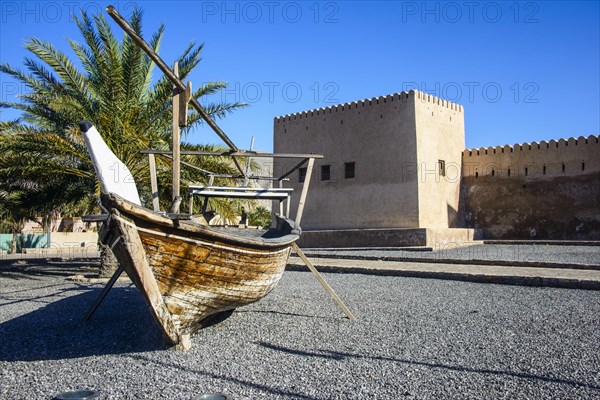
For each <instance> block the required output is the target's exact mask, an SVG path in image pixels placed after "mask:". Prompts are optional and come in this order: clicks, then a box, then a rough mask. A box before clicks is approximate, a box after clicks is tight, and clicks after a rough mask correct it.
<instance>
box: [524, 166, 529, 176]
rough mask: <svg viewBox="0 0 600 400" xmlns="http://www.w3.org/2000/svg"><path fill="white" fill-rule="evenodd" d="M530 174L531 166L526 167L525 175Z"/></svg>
mask: <svg viewBox="0 0 600 400" xmlns="http://www.w3.org/2000/svg"><path fill="white" fill-rule="evenodd" d="M527 175H529V168H527V167H525V176H527Z"/></svg>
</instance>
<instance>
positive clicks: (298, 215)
mask: <svg viewBox="0 0 600 400" xmlns="http://www.w3.org/2000/svg"><path fill="white" fill-rule="evenodd" d="M314 163H315V159H314V158H309V159H308V165H307V166H306V177H305V178H304V184H303V185H302V193H301V194H300V201H299V202H298V211H297V212H296V218H295V220H296V228H300V222H301V221H302V213H303V212H304V203H306V195H307V194H308V186H309V185H310V178H311V176H312V170H313V165H314Z"/></svg>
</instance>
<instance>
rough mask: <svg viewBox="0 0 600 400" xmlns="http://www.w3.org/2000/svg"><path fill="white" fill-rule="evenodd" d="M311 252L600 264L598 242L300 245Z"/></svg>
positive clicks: (305, 250) (315, 254)
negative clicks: (434, 246) (402, 246)
mask: <svg viewBox="0 0 600 400" xmlns="http://www.w3.org/2000/svg"><path fill="white" fill-rule="evenodd" d="M304 252H305V253H306V254H311V255H314V256H322V257H327V256H332V255H333V256H366V257H406V258H425V259H453V260H492V261H496V260H502V261H529V262H532V261H533V262H547V263H566V264H586V265H600V246H553V245H549V246H547V245H535V244H534V245H495V244H485V245H475V246H465V247H458V248H453V247H448V248H439V249H434V250H433V251H415V250H414V249H413V250H398V249H394V248H377V249H369V248H360V249H304Z"/></svg>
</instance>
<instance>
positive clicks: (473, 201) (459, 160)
mask: <svg viewBox="0 0 600 400" xmlns="http://www.w3.org/2000/svg"><path fill="white" fill-rule="evenodd" d="M599 149H600V147H599V146H598V138H597V137H596V136H589V137H587V138H583V137H580V138H578V139H569V140H566V141H565V140H561V141H558V142H556V141H550V142H541V143H539V144H538V143H532V144H525V145H514V146H504V147H496V148H487V149H477V150H465V128H464V109H463V107H462V106H461V105H459V104H455V103H452V102H448V101H445V100H442V99H439V98H437V97H435V96H432V95H429V94H426V93H423V92H420V91H410V92H402V93H396V94H391V95H387V96H381V97H377V98H371V99H366V100H360V101H355V102H351V103H346V104H340V105H336V106H331V107H325V108H320V109H316V110H310V111H304V112H298V113H294V114H290V115H285V116H280V117H276V118H275V120H274V150H275V152H278V153H279V152H281V153H290V152H300V153H310V152H314V153H320V154H323V155H324V158H323V159H322V160H319V162H317V163H316V164H315V168H314V171H313V175H312V178H311V182H310V185H311V186H310V190H309V194H308V196H309V198H308V200H307V202H306V208H305V210H304V216H303V221H302V227H303V230H304V233H303V236H302V245H304V246H315V247H318V246H369V245H378V246H403V245H427V246H434V245H437V246H439V245H443V244H445V243H455V242H465V241H469V240H473V239H480V238H483V237H486V238H487V237H490V238H494V237H506V236H507V235H508V236H511V235H512V236H514V237H515V238H517V237H521V236H523V235H527V237H531V232H533V231H535V232H536V235H537V236H538V238H539V237H540V236H539V235H543V234H545V233H544V232H546V231H547V232H546V233H547V234H548V235H550V236H552V235H554V236H556V235H557V234H558V232H557V230H560V229H563V230H564V229H567V228H566V225H565V223H564V221H563V222H560V223H559V224H558V225H560V226H561V228H557V229H555V230H554V231H553V230H552V229H550V230H546V231H544V229H540V227H537V228H536V226H534V225H535V224H533V222H534V221H533V218H536V217H540V216H543V215H544V214H545V213H548V212H551V211H543V210H542V211H540V210H538V212H528V211H527V210H526V209H525V208H523V206H525V205H522V204H517V203H519V202H518V201H516V200H514V199H513V200H511V199H510V198H511V197H513V196H517V197H519V196H521V197H522V193H520V191H516V192H515V190H516V189H515V188H512V186H518V187H520V188H521V189H523V182H525V181H527V182H532V181H534V180H537V181H545V182H546V183H547V185H549V187H552V186H553V185H555V183H552V182H551V181H553V180H556V179H558V180H564V182H565V183H564V185H566V186H565V187H564V188H563V189H565V190H567V191H568V190H572V191H573V192H572V193H571V194H567V196H566V197H567V198H568V199H571V200H572V199H574V198H578V199H579V198H581V197H584V198H586V199H587V200H585V201H582V200H578V204H579V205H580V206H582V207H583V209H585V210H582V212H579V211H580V210H573V212H572V213H571V214H573V215H572V217H573V218H574V220H572V221H571V222H569V223H570V224H572V223H574V222H573V221H575V220H576V221H580V222H579V225H581V224H582V223H583V226H584V228H582V227H580V228H579V230H580V232H583V231H586V232H587V233H582V235H583V236H586V237H590V238H591V237H594V235H598V233H599V232H600V229H599V227H598V221H599V220H600V215H599V214H600V212H599V211H598V204H599V203H600V201H599V200H600V199H599V198H598V197H599V193H600V188H599V187H598V186H599V185H600V184H599V180H598V174H599V173H600V165H599V163H600V153H599ZM291 167H292V165H291V164H290V165H288V164H286V163H285V161H282V160H276V161H275V163H274V167H273V169H274V174H275V175H280V174H282V173H284V172H285V171H286V169H289V168H291ZM305 173H306V170H305V169H301V170H299V171H298V172H297V173H296V174H295V175H291V176H290V183H289V185H291V187H293V188H294V189H296V190H295V191H294V192H295V194H294V196H299V191H300V187H301V185H302V182H303V180H304V179H305ZM492 178H493V179H492ZM507 179H509V180H510V181H509V182H510V183H511V184H512V186H511V185H509V184H507V183H506V182H505V181H506V180H507ZM488 181H489V182H488ZM537 185H538V186H539V187H541V186H544V184H539V183H538V184H537ZM540 185H541V186H540ZM569 185H571V186H569ZM573 185H575V186H576V187H573ZM525 186H526V187H527V185H525ZM530 186H531V184H530ZM488 187H489V189H488ZM561 187H562V186H561ZM503 188H504V189H507V190H508V189H509V188H510V190H513V193H510V192H506V191H505V192H502V190H501V189H503ZM501 193H503V194H502V195H503V196H504V197H508V199H506V198H505V199H504V201H506V204H503V205H502V207H504V208H503V209H502V210H501V211H499V210H498V208H497V205H498V204H497V202H498V201H500V200H503V199H499V198H497V196H499V195H501ZM544 195H545V196H547V195H548V194H547V193H546V194H544ZM563 195H564V193H563ZM532 196H533V197H532ZM525 197H526V198H527V200H524V201H525V202H526V203H527V204H526V205H530V206H531V207H533V208H535V204H534V203H535V201H536V200H535V195H534V194H532V193H531V190H530V192H529V195H527V196H525ZM297 200H298V199H297V198H295V199H293V200H292V204H297ZM511 201H512V203H511ZM594 201H595V205H594V204H593V203H594ZM513 203H514V204H513ZM529 203H531V204H529ZM582 203H585V204H582ZM513 206H514V207H516V208H512V207H513ZM482 207H483V208H482ZM294 213H295V210H294V209H292V212H291V215H294ZM515 213H517V214H523V215H526V217H525V218H524V219H525V220H527V221H526V222H523V224H522V226H518V227H516V230H515V227H512V228H509V227H508V225H510V224H511V218H513V217H514V216H515ZM580 214H585V215H580ZM504 216H505V217H506V218H504ZM573 218H572V219H573ZM582 218H583V219H582ZM554 219H556V218H554ZM512 221H513V222H514V219H513V220H512ZM569 223H567V225H568V224H569ZM532 224H533V225H532ZM538 225H539V224H538ZM550 225H552V223H550ZM532 230H533V231H532ZM517 231H518V232H517ZM555 231H556V232H555ZM538 232H539V234H538ZM594 232H595V233H594ZM569 235H572V236H574V237H575V236H578V234H577V232H568V234H567V235H566V236H569ZM562 236H563V237H564V236H565V235H562ZM579 236H581V235H579Z"/></svg>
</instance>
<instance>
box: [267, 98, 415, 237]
mask: <svg viewBox="0 0 600 400" xmlns="http://www.w3.org/2000/svg"><path fill="white" fill-rule="evenodd" d="M414 114H415V112H414V93H398V94H394V95H388V96H382V97H378V98H372V99H366V100H361V101H356V102H352V103H346V104H342V105H338V106H333V107H327V108H321V109H318V110H312V111H308V112H301V113H296V114H292V115H286V116H283V117H278V118H275V121H274V124H275V126H274V149H275V152H283V153H319V154H323V155H324V159H323V160H318V161H317V162H316V163H315V170H314V173H313V177H312V180H311V187H310V190H309V195H308V199H307V203H306V206H305V211H304V216H303V221H302V226H303V228H304V229H309V230H310V229H344V228H380V227H417V226H418V202H417V195H418V193H417V178H416V176H414V175H406V172H407V171H406V170H404V169H403V168H402V166H403V164H404V163H409V164H415V163H416V162H417V158H416V135H415V117H414ZM296 162H297V161H287V162H284V161H281V160H276V162H275V167H274V171H275V175H277V174H281V173H282V172H283V171H284V170H285V169H286V168H289V167H290V166H292V165H293V164H295V163H296ZM348 162H354V163H356V177H355V178H352V179H346V178H345V177H344V163H348ZM323 165H330V166H331V167H330V168H331V180H330V181H322V180H321V176H320V175H321V166H323ZM290 178H291V182H290V184H291V186H292V187H294V189H295V190H294V198H293V200H292V213H291V215H292V217H293V216H294V215H295V207H296V204H297V202H298V196H299V194H300V188H301V184H299V182H298V173H294V174H292V175H291V176H290Z"/></svg>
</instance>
